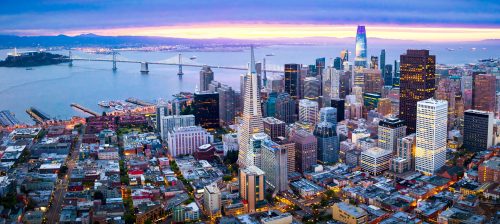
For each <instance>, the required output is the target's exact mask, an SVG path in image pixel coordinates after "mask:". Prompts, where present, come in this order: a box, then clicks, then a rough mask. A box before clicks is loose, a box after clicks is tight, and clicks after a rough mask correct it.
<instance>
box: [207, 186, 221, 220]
mask: <svg viewBox="0 0 500 224" xmlns="http://www.w3.org/2000/svg"><path fill="white" fill-rule="evenodd" d="M203 207H204V209H205V212H206V213H207V214H208V215H209V216H211V217H213V216H217V215H219V214H220V213H221V208H222V207H221V193H220V190H219V187H217V185H216V184H212V185H207V186H205V188H204V191H203Z"/></svg>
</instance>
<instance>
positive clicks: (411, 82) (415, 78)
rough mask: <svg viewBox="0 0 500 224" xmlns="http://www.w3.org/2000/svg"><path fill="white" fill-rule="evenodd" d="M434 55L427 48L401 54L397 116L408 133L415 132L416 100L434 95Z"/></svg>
mask: <svg viewBox="0 0 500 224" xmlns="http://www.w3.org/2000/svg"><path fill="white" fill-rule="evenodd" d="M435 71H436V56H434V55H429V50H407V51H406V54H403V55H401V78H400V98H399V99H400V100H399V118H401V119H402V120H404V121H405V122H406V126H407V128H408V129H407V132H408V134H411V133H415V127H416V118H417V102H418V101H422V100H426V99H429V98H431V97H433V96H434V92H435V90H436V75H435Z"/></svg>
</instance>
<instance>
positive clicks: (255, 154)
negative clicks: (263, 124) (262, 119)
mask: <svg viewBox="0 0 500 224" xmlns="http://www.w3.org/2000/svg"><path fill="white" fill-rule="evenodd" d="M269 139H270V138H269V136H268V135H267V134H265V133H264V132H261V133H255V134H253V135H252V137H251V138H250V142H249V144H248V152H247V153H248V154H247V155H248V158H247V159H248V160H247V162H246V163H247V165H249V166H256V167H259V168H261V169H262V166H261V165H262V143H263V142H264V141H266V140H269Z"/></svg>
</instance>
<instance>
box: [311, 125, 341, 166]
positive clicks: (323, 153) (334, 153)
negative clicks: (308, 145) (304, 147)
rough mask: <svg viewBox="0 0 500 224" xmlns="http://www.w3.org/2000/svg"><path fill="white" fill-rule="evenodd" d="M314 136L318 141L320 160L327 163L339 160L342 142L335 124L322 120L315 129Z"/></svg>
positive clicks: (318, 157)
mask: <svg viewBox="0 0 500 224" xmlns="http://www.w3.org/2000/svg"><path fill="white" fill-rule="evenodd" d="M314 136H315V137H316V139H317V142H318V155H317V159H318V161H321V162H322V163H327V164H331V163H336V162H338V160H339V149H340V142H339V136H338V135H337V131H336V130H335V126H334V125H333V124H332V123H330V122H327V121H323V122H320V123H318V124H317V125H316V127H315V129H314Z"/></svg>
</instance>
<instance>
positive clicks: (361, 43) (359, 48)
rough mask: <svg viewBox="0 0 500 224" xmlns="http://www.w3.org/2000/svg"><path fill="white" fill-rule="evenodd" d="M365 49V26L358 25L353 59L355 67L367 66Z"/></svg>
mask: <svg viewBox="0 0 500 224" xmlns="http://www.w3.org/2000/svg"><path fill="white" fill-rule="evenodd" d="M366 49H367V45H366V30H365V26H358V31H357V32H356V58H355V59H354V66H355V67H362V68H366V67H367V61H366Z"/></svg>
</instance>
